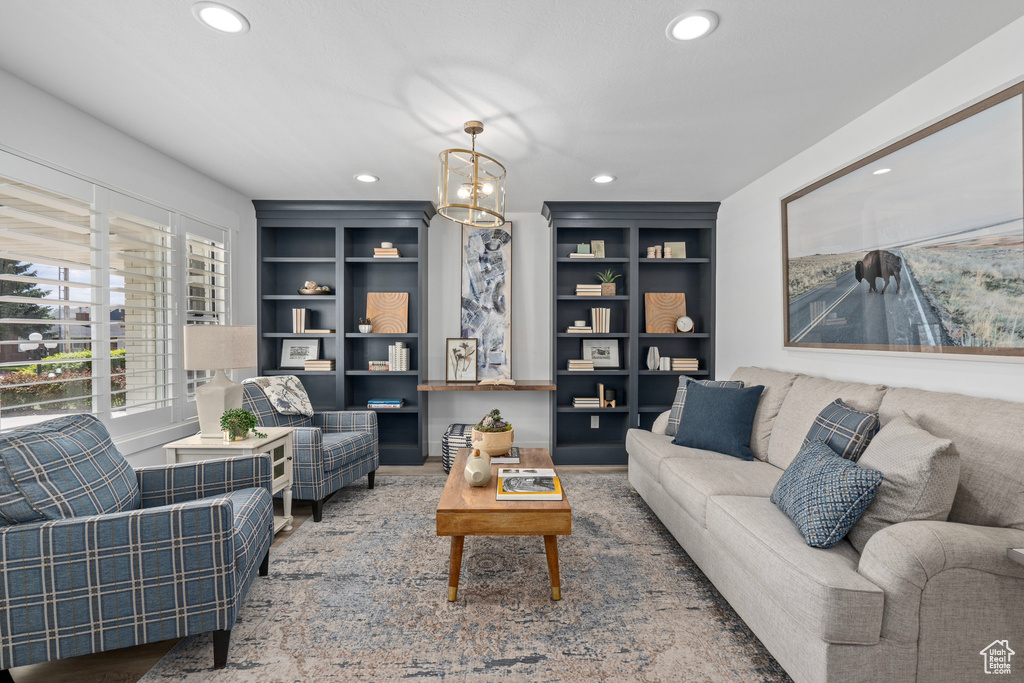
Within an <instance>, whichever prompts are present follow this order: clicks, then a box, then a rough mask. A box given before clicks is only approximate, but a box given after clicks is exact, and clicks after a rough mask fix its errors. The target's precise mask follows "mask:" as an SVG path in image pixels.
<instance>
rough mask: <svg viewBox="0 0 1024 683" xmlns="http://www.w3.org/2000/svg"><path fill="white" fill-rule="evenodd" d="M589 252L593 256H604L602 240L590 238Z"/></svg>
mask: <svg viewBox="0 0 1024 683" xmlns="http://www.w3.org/2000/svg"><path fill="white" fill-rule="evenodd" d="M590 252H591V253H592V254H593V255H594V258H604V240H590Z"/></svg>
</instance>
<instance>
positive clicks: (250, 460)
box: [135, 455, 273, 508]
mask: <svg viewBox="0 0 1024 683" xmlns="http://www.w3.org/2000/svg"><path fill="white" fill-rule="evenodd" d="M135 476H136V477H137V478H138V480H139V490H140V491H141V492H142V507H143V508H154V507H161V506H163V505H171V504H174V503H184V502H186V501H190V500H197V499H199V498H206V497H208V496H219V495H222V494H224V493H230V492H231V491H237V490H239V489H250V488H259V487H261V486H262V487H263V488H265V489H267V492H268V493H269V492H270V491H271V487H272V486H273V471H272V466H271V462H270V456H269V455H240V456H237V457H232V458H216V459H212V460H199V461H197V462H183V463H178V464H175V465H158V466H156V467H139V468H137V469H136V470H135Z"/></svg>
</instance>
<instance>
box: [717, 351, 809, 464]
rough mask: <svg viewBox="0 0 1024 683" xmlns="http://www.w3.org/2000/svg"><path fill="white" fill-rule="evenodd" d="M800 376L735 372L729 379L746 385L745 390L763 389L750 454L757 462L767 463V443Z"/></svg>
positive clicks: (758, 370)
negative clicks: (784, 403) (749, 388)
mask: <svg viewBox="0 0 1024 683" xmlns="http://www.w3.org/2000/svg"><path fill="white" fill-rule="evenodd" d="M796 378H797V375H796V374H794V373H791V372H777V371H775V370H765V369H764V368H753V367H744V368H736V372H734V373H732V377H730V379H732V380H735V381H740V382H743V386H746V387H752V386H755V385H758V384H759V385H761V386H763V387H764V391H763V392H761V402H760V403H758V404H757V412H756V413H754V428H753V430H751V434H750V450H751V452H753V454H754V457H755V458H757V459H758V460H767V459H768V442H769V440H770V439H771V436H772V426H773V425H774V424H775V417H776V416H777V415H778V414H779V408H781V407H782V401H783V400H784V399H785V398H786V394H788V393H789V390H790V388H792V386H793V382H794V381H795V380H796Z"/></svg>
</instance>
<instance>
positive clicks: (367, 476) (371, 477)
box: [366, 471, 377, 489]
mask: <svg viewBox="0 0 1024 683" xmlns="http://www.w3.org/2000/svg"><path fill="white" fill-rule="evenodd" d="M375 474H377V472H376V471H373V472H370V473H369V474H368V475H366V479H367V481H368V482H369V484H370V486H369V488H371V489H372V488H373V475H375Z"/></svg>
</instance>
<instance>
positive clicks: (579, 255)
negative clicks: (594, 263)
mask: <svg viewBox="0 0 1024 683" xmlns="http://www.w3.org/2000/svg"><path fill="white" fill-rule="evenodd" d="M569 258H596V254H592V253H590V252H589V251H588V252H587V253H585V254H584V253H580V252H579V251H574V252H573V253H571V254H569Z"/></svg>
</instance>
